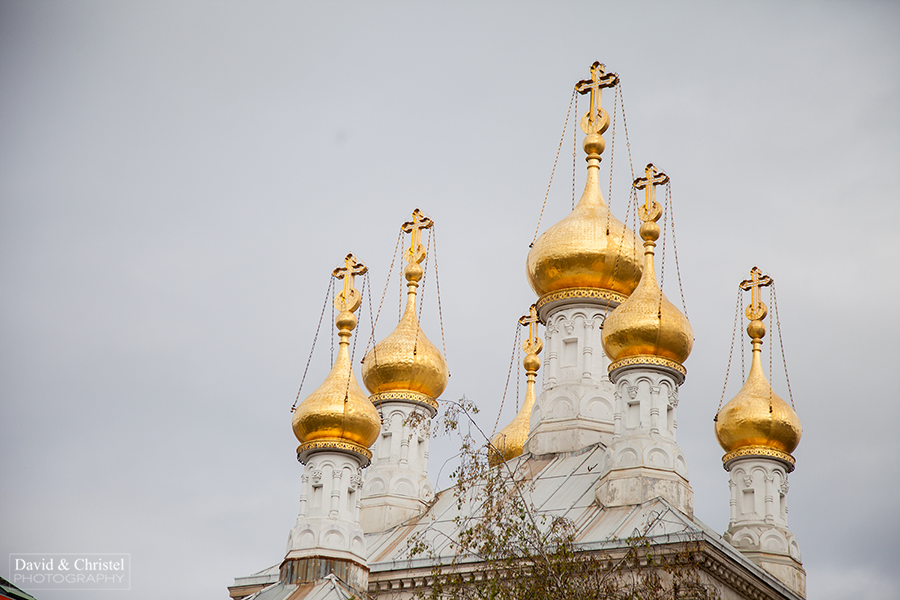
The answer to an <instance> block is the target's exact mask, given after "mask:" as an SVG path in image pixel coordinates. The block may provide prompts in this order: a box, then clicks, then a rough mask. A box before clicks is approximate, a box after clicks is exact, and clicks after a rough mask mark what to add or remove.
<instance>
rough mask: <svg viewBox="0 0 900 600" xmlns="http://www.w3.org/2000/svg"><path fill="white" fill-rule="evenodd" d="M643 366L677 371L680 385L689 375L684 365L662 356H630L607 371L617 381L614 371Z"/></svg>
mask: <svg viewBox="0 0 900 600" xmlns="http://www.w3.org/2000/svg"><path fill="white" fill-rule="evenodd" d="M642 365H649V366H653V367H664V368H666V369H670V370H672V371H675V373H676V374H677V375H679V376H680V377H679V378H680V379H681V381H679V382H678V384H679V385H680V384H681V383H682V381H684V377H685V376H686V375H687V369H685V368H684V365H682V364H681V363H678V362H675V361H674V360H669V359H668V358H663V357H662V356H653V355H647V354H641V355H639V356H628V357H625V358H622V359H619V360H617V361H615V362H613V363H610V365H609V367H608V368H607V371H609V376H610V379H612V380H613V381H615V380H616V379H617V377H615V375H614V371H617V370H618V369H622V368H625V367H635V366H642Z"/></svg>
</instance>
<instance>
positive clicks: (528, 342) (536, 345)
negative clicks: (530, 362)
mask: <svg viewBox="0 0 900 600" xmlns="http://www.w3.org/2000/svg"><path fill="white" fill-rule="evenodd" d="M540 322H541V319H540V317H538V314H537V305H536V304H532V305H531V308H529V309H528V314H527V315H524V316H522V317H519V325H522V326H525V325H527V326H528V337H527V338H526V339H525V341H524V342H523V343H522V350H524V351H525V352H527V353H528V354H537V353H539V352H540V351H541V349H542V348H543V347H544V342H543V341H541V338H539V337H538V328H537V326H538V323H540Z"/></svg>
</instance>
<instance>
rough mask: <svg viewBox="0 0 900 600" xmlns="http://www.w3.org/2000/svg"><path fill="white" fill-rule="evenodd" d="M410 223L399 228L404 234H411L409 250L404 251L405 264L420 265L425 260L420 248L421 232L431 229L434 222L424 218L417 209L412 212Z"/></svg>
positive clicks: (423, 249)
mask: <svg viewBox="0 0 900 600" xmlns="http://www.w3.org/2000/svg"><path fill="white" fill-rule="evenodd" d="M412 216H413V218H412V221H407V222H406V223H404V224H403V225H401V226H400V229H402V230H403V232H404V233H411V234H412V236H410V240H409V248H407V249H406V255H405V258H406V262H408V263H409V264H413V263H420V262H422V261H423V260H425V247H424V246H422V243H421V240H422V230H423V229H431V227H432V226H433V225H434V221H432V220H431V219H429V218H428V217H426V216H425V213H423V212H422V211H421V210H419V209H418V208H417V209H416V210H414V211H413V214H412Z"/></svg>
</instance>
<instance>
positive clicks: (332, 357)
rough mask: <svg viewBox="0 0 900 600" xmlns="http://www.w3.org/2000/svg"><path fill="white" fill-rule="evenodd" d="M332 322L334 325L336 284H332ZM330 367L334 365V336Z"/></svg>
mask: <svg viewBox="0 0 900 600" xmlns="http://www.w3.org/2000/svg"><path fill="white" fill-rule="evenodd" d="M331 322H332V323H334V284H333V283H332V289H331ZM328 364H330V365H333V364H334V336H333V335H332V336H331V362H330V363H328Z"/></svg>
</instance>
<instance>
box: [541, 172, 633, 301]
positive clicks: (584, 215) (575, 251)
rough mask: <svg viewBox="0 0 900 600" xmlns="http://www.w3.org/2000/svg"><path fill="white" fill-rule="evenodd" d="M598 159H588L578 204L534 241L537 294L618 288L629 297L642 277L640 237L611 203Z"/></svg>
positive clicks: (619, 293) (617, 292)
mask: <svg viewBox="0 0 900 600" xmlns="http://www.w3.org/2000/svg"><path fill="white" fill-rule="evenodd" d="M596 156H598V158H596V159H592V158H589V159H588V174H587V183H586V184H585V187H584V193H583V194H582V195H581V200H579V202H578V205H577V206H575V209H574V210H573V211H572V212H571V213H569V214H568V215H567V216H566V217H565V218H564V219H562V220H561V221H560V222H558V223H556V224H555V225H553V226H552V227H550V228H549V229H547V231H545V232H544V233H543V234H541V236H540V237H539V238H538V239H537V240H536V241H535V243H534V245H533V246H532V248H531V250H529V252H528V260H527V263H526V271H527V274H528V283H529V284H530V285H531V289H533V290H534V292H535V294H537V295H538V297H544V296H546V295H547V294H550V293H553V292H559V291H562V290H569V289H581V290H585V289H588V290H590V289H593V290H606V291H609V292H613V294H612V295H611V298H612V299H615V300H618V301H621V300H624V299H625V297H627V296H628V295H629V294H631V292H633V291H634V289H635V287H636V286H637V284H638V281H639V280H640V278H641V271H642V265H641V258H640V255H639V252H638V251H637V248H638V241H637V237H636V236H635V235H634V232H633V231H631V229H629V228H628V227H626V226H625V225H624V224H623V223H622V222H621V221H619V220H618V219H617V218H616V217H615V216H613V215H612V213H611V212H610V211H609V208H608V207H607V206H606V203H605V202H604V201H603V195H602V193H601V192H600V185H599V182H598V176H599V175H598V173H599V168H600V160H599V155H596Z"/></svg>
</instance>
